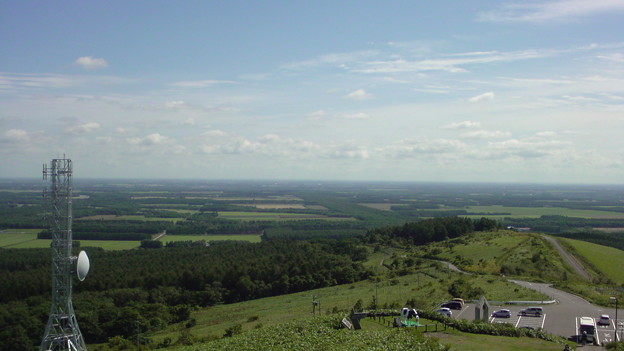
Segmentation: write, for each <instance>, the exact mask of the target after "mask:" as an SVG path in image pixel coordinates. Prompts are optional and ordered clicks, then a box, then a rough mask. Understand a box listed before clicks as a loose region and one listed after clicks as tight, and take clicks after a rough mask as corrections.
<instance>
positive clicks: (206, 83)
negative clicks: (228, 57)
mask: <svg viewBox="0 0 624 351" xmlns="http://www.w3.org/2000/svg"><path fill="white" fill-rule="evenodd" d="M218 84H236V82H235V81H232V80H188V81H181V82H175V83H171V85H173V86H175V87H180V88H205V87H210V86H213V85H218Z"/></svg>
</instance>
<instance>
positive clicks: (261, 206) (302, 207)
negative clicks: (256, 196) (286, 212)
mask: <svg viewBox="0 0 624 351" xmlns="http://www.w3.org/2000/svg"><path fill="white" fill-rule="evenodd" d="M239 206H247V207H255V208H259V209H271V210H274V209H275V210H277V209H282V208H291V209H296V210H305V208H306V207H305V205H304V204H241V205H239Z"/></svg>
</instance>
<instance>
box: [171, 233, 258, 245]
mask: <svg viewBox="0 0 624 351" xmlns="http://www.w3.org/2000/svg"><path fill="white" fill-rule="evenodd" d="M159 240H160V241H162V242H164V243H166V242H168V241H198V240H206V241H221V240H241V241H248V242H250V243H259V242H260V241H261V239H260V234H231V235H226V234H224V235H165V236H163V237H162V238H160V239H159Z"/></svg>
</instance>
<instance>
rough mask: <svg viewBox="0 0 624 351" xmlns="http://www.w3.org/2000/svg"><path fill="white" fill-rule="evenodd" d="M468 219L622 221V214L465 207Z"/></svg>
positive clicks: (596, 211)
mask: <svg viewBox="0 0 624 351" xmlns="http://www.w3.org/2000/svg"><path fill="white" fill-rule="evenodd" d="M465 209H466V210H467V211H468V212H469V213H470V215H469V217H482V216H486V217H490V218H499V219H502V218H505V217H510V218H537V217H541V216H566V217H579V218H596V219H624V213H621V212H611V211H600V210H583V209H571V208H564V207H509V206H499V205H495V206H467V207H466V208H465Z"/></svg>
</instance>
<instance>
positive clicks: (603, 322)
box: [598, 314, 611, 325]
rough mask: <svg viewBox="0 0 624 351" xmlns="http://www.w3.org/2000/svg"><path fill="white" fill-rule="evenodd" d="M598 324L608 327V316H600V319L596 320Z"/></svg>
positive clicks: (609, 321) (609, 322) (609, 320)
mask: <svg viewBox="0 0 624 351" xmlns="http://www.w3.org/2000/svg"><path fill="white" fill-rule="evenodd" d="M598 324H599V325H609V324H611V319H610V318H609V315H608V314H603V315H601V316H600V318H599V319H598Z"/></svg>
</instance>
